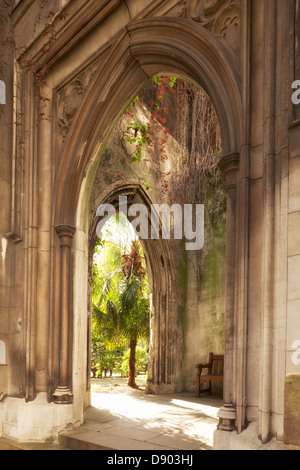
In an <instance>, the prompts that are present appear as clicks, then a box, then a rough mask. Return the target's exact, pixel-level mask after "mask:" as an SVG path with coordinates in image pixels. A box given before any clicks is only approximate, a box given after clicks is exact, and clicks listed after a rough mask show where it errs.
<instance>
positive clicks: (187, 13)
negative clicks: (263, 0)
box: [166, 0, 241, 55]
mask: <svg viewBox="0 0 300 470" xmlns="http://www.w3.org/2000/svg"><path fill="white" fill-rule="evenodd" d="M166 16H178V17H181V18H188V19H189V20H192V21H195V22H196V23H198V24H199V26H202V27H204V28H206V29H208V30H209V31H211V32H212V33H213V34H215V35H216V36H219V37H220V38H221V39H223V40H225V41H226V42H227V43H228V44H229V45H230V46H231V48H232V49H233V51H234V52H235V53H236V54H237V55H238V52H239V45H240V44H239V43H240V41H239V35H240V17H241V5H240V1H239V0H180V1H178V2H177V3H176V4H175V5H174V6H173V7H172V8H171V9H170V10H169V11H168V12H167V13H166Z"/></svg>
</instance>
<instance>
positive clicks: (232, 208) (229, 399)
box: [218, 153, 239, 431]
mask: <svg viewBox="0 0 300 470" xmlns="http://www.w3.org/2000/svg"><path fill="white" fill-rule="evenodd" d="M219 167H220V169H221V171H222V173H223V175H224V177H225V180H226V191H227V213H226V312H225V355H224V393H223V398H224V406H223V407H222V408H221V409H220V410H219V412H218V417H219V425H218V428H219V429H221V430H225V431H232V430H233V429H234V428H235V418H236V412H235V407H234V379H235V377H234V311H235V267H236V187H237V171H238V168H239V155H238V154H236V153H232V154H228V155H225V156H224V157H223V158H222V159H221V162H220V164H219Z"/></svg>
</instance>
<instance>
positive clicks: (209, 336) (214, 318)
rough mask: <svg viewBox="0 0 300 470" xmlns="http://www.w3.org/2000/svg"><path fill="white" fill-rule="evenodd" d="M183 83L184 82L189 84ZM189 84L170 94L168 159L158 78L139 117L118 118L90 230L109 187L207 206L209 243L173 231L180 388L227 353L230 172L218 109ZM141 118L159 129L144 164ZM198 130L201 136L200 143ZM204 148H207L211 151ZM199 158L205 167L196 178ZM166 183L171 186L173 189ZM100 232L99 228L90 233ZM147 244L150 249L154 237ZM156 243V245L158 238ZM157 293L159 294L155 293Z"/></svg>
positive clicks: (155, 200)
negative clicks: (137, 127) (137, 133)
mask: <svg viewBox="0 0 300 470" xmlns="http://www.w3.org/2000/svg"><path fill="white" fill-rule="evenodd" d="M182 85H183V87H184V83H183V84H182ZM185 85H186V88H185V89H184V92H183V94H181V95H178V90H180V86H179V85H178V86H177V87H175V90H176V92H175V94H172V93H170V92H168V91H167V90H166V91H165V97H164V100H165V105H166V106H167V107H168V112H167V114H166V115H165V119H166V121H167V123H166V125H167V126H168V129H169V130H170V131H171V135H168V137H167V139H166V140H167V141H166V144H165V145H166V158H165V157H164V158H163V159H161V156H162V151H161V140H162V139H164V138H165V134H164V131H163V128H162V129H160V128H158V127H157V126H155V125H153V122H152V121H151V113H150V111H149V109H150V108H151V106H150V102H151V100H152V99H153V97H154V96H155V93H156V88H155V85H154V83H153V82H152V83H151V82H149V83H148V84H146V86H145V89H144V90H143V91H140V93H139V101H138V103H136V104H135V105H132V106H131V111H132V116H128V115H124V116H123V117H122V118H121V119H120V121H119V122H118V123H117V126H116V128H115V130H114V132H113V134H112V135H111V137H110V140H109V141H108V143H107V147H106V149H105V152H104V154H103V155H102V157H101V161H100V164H99V168H98V170H97V173H96V176H95V183H94V188H93V193H92V196H91V209H90V210H91V221H92V222H91V227H92V228H91V229H90V230H95V223H94V218H95V213H96V209H97V205H99V204H100V203H103V202H104V199H103V198H104V196H103V195H104V194H106V193H107V188H111V191H112V192H113V191H115V192H116V193H117V192H118V191H120V190H121V189H122V187H123V188H127V190H128V188H130V186H133V187H134V186H141V187H144V189H145V191H146V192H147V195H148V197H149V198H150V200H151V202H152V204H161V203H162V201H163V202H164V203H165V204H168V205H169V207H170V206H171V205H172V204H180V205H181V207H182V209H183V207H184V206H183V202H182V201H183V200H184V201H186V202H189V201H192V203H193V211H194V213H195V204H204V214H205V222H204V227H205V235H204V246H203V248H202V249H201V250H196V251H186V250H185V248H184V242H183V241H182V242H176V241H175V240H174V239H173V237H174V235H173V233H172V231H171V240H170V242H169V245H170V257H171V260H169V268H168V269H169V270H172V272H170V273H169V275H170V277H172V278H174V283H173V285H172V288H171V294H170V295H171V296H172V300H173V303H174V305H181V306H182V307H181V310H180V311H181V313H180V317H179V318H178V322H177V324H176V329H177V330H178V331H179V332H180V336H182V343H183V350H182V351H181V349H178V351H177V353H175V354H176V356H177V357H176V363H178V364H180V370H178V371H177V372H178V373H177V385H176V390H178V391H179V390H186V391H193V392H195V387H196V367H195V366H196V364H197V363H200V362H203V363H206V362H207V360H208V354H209V353H210V352H214V353H215V354H223V353H224V319H225V256H226V246H225V244H226V240H225V239H226V194H225V188H224V183H223V178H222V176H221V173H220V171H219V170H218V168H217V161H218V159H219V158H220V156H219V157H217V158H216V156H215V155H214V154H212V155H209V153H208V152H209V150H211V148H212V146H213V145H216V148H215V149H214V148H213V149H214V150H216V151H218V150H219V147H220V145H221V138H220V130H219V125H218V122H217V118H216V115H215V111H214V109H213V107H212V105H211V103H210V100H209V98H208V97H207V96H206V95H205V94H204V92H201V91H200V89H199V91H197V88H196V87H194V86H191V85H188V84H185ZM179 98H180V99H179ZM197 98H198V102H197ZM188 101H189V102H188ZM182 103H184V104H185V108H184V109H185V113H184V114H183V115H182V114H181V111H182V108H181V106H180V104H182ZM199 103H200V104H199ZM188 106H190V108H191V109H192V110H193V109H194V108H195V107H197V106H198V107H199V106H202V107H201V109H196V111H195V110H194V111H192V112H191V114H192V115H193V114H194V119H193V120H192V119H190V113H187V112H186V107H188ZM198 121H200V125H199V127H197V122H198ZM204 121H205V124H203V122H204ZM135 122H137V123H139V124H150V125H151V128H152V131H153V132H154V135H153V136H151V139H152V144H151V146H150V145H145V147H144V148H143V150H142V156H141V162H136V161H132V158H133V157H135V153H134V152H135V150H136V148H135V145H134V144H129V143H128V142H127V141H126V136H127V135H128V128H129V126H130V124H131V123H135ZM209 122H211V123H210V124H209ZM198 124H199V122H198ZM201 125H202V127H201ZM179 126H180V129H179ZM191 135H193V139H194V141H193V143H192V144H191V142H192V139H191ZM216 135H217V138H216ZM208 142H210V145H208V144H207V143H208ZM217 145H218V146H219V147H217ZM204 149H207V151H206V153H205V152H204ZM208 149H209V150H208ZM201 152H202V153H201ZM195 155H196V156H195ZM194 160H195V165H196V166H197V167H199V172H198V177H196V178H195V167H194V164H193V161H194ZM207 160H208V161H207ZM206 161H207V162H206ZM205 165H206V166H205ZM200 168H202V170H200ZM162 175H163V176H162ZM165 184H168V187H167V189H166V188H165ZM146 187H147V188H148V187H150V188H151V189H150V190H149V189H146ZM115 197H117V196H115ZM111 199H113V196H111ZM92 238H93V237H92V234H91V235H90V239H92ZM145 244H146V247H147V243H145ZM148 249H149V248H148ZM151 249H152V250H154V251H155V242H154V243H153V245H152V247H151ZM146 253H147V252H146ZM146 257H147V255H146ZM149 269H150V270H151V269H152V272H151V273H150V279H151V278H152V277H154V278H159V277H160V273H159V271H160V269H161V265H158V266H157V265H155V266H152V267H151V266H149ZM156 289H157V290H158V291H159V292H160V290H161V289H162V290H163V288H162V287H161V286H160V285H159V284H158V285H156V287H154V286H153V283H152V291H153V290H156ZM152 294H153V298H154V299H155V298H156V297H155V292H152ZM157 308H158V309H159V307H157V306H156V305H154V311H155V310H156V309H157ZM157 314H158V313H157ZM162 342H163V338H158V343H162ZM151 354H152V356H155V354H156V351H155V350H154V351H151ZM181 354H183V356H182V357H180V355H181ZM213 392H214V393H216V392H217V393H219V394H222V385H220V384H219V385H216V384H213Z"/></svg>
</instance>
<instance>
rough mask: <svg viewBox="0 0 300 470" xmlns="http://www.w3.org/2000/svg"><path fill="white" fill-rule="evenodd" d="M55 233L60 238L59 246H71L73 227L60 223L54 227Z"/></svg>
mask: <svg viewBox="0 0 300 470" xmlns="http://www.w3.org/2000/svg"><path fill="white" fill-rule="evenodd" d="M55 230H56V233H57V235H58V236H59V238H60V245H61V247H63V246H67V247H71V244H72V239H73V236H74V233H75V230H76V229H75V227H73V226H72V225H67V224H62V225H57V226H56V227H55Z"/></svg>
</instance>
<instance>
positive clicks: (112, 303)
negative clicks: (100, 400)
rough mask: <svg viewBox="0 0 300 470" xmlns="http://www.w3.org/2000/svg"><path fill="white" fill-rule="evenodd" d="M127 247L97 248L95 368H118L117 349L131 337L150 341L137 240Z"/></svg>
mask: <svg viewBox="0 0 300 470" xmlns="http://www.w3.org/2000/svg"><path fill="white" fill-rule="evenodd" d="M119 217H120V218H121V214H120V216H119ZM124 217H125V216H124ZM129 248H130V249H129V250H128V249H126V247H125V246H122V245H120V244H118V243H114V242H112V241H110V242H105V243H104V244H102V245H101V249H99V250H97V252H96V254H97V262H95V263H94V264H93V291H92V305H93V316H92V338H93V351H94V359H93V364H94V367H96V368H98V371H101V367H108V368H110V367H109V366H107V365H106V366H104V364H110V365H111V366H112V365H113V368H114V369H116V370H120V367H121V366H120V358H119V356H118V351H119V350H120V348H122V347H123V348H124V346H125V345H128V342H129V341H130V340H137V339H140V340H144V341H146V343H147V342H148V341H149V335H150V329H149V321H150V320H149V315H150V300H149V291H148V284H147V275H146V269H145V261H144V257H143V255H142V248H141V245H140V243H139V241H137V240H133V241H131V244H130V247H129ZM118 358H119V359H118ZM98 373H100V372H98Z"/></svg>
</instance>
